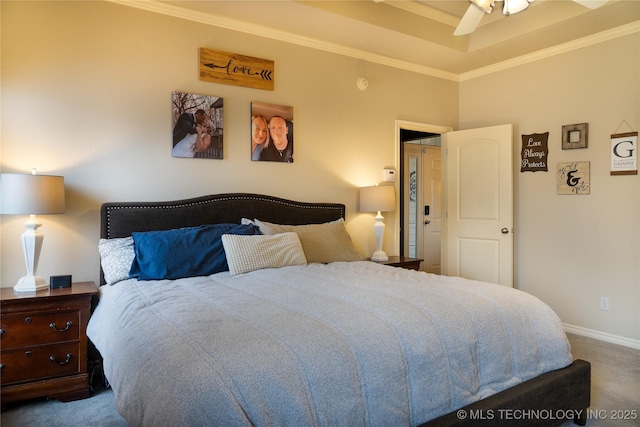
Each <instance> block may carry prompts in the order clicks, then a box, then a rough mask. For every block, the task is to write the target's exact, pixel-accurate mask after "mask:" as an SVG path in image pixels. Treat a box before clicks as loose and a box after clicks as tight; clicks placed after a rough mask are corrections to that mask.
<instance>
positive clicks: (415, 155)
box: [396, 121, 451, 274]
mask: <svg viewBox="0 0 640 427" xmlns="http://www.w3.org/2000/svg"><path fill="white" fill-rule="evenodd" d="M396 130H397V140H398V160H399V171H400V173H399V176H400V184H399V199H400V200H399V201H400V203H399V205H400V215H399V218H398V219H399V250H400V254H401V255H402V256H405V257H411V258H420V259H422V260H423V262H422V263H421V265H420V269H421V270H423V271H427V272H429V273H435V274H440V273H441V259H442V256H441V253H442V232H441V227H442V161H441V148H440V147H441V135H442V134H443V133H446V132H449V131H451V129H450V128H446V127H442V126H434V125H428V124H421V123H414V122H402V121H398V122H397V125H396Z"/></svg>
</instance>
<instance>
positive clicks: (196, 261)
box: [129, 224, 260, 280]
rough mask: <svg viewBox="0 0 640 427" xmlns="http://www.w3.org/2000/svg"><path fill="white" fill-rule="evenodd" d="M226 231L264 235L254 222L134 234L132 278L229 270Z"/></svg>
mask: <svg viewBox="0 0 640 427" xmlns="http://www.w3.org/2000/svg"><path fill="white" fill-rule="evenodd" d="M223 234H243V235H253V234H260V231H259V229H258V227H256V226H254V225H239V224H215V225H202V226H199V227H187V228H178V229H174V230H165V231H147V232H135V233H132V236H133V242H134V252H135V258H134V259H133V263H132V264H131V269H130V270H129V277H131V278H137V279H138V280H160V279H172V280H173V279H179V278H181V277H193V276H208V275H209V274H213V273H219V272H221V271H228V270H229V266H228V264H227V258H226V256H225V252H224V246H223V245H222V235H223Z"/></svg>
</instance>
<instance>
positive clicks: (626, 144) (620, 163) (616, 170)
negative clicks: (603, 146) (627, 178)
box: [611, 132, 638, 175]
mask: <svg viewBox="0 0 640 427" xmlns="http://www.w3.org/2000/svg"><path fill="white" fill-rule="evenodd" d="M637 174H638V132H629V133H619V134H617V135H616V134H614V135H611V175H637Z"/></svg>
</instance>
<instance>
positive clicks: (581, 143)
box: [562, 123, 589, 150]
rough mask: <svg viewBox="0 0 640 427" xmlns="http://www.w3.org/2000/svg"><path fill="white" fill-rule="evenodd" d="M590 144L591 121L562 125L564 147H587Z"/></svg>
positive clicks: (566, 148)
mask: <svg viewBox="0 0 640 427" xmlns="http://www.w3.org/2000/svg"><path fill="white" fill-rule="evenodd" d="M588 146H589V123H578V124H576V125H564V126H562V149H563V150H571V149H574V148H587V147H588Z"/></svg>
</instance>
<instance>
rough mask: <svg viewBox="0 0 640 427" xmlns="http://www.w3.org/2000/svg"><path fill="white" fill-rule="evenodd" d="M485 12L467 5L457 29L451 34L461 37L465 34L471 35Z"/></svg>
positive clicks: (472, 5) (474, 6)
mask: <svg viewBox="0 0 640 427" xmlns="http://www.w3.org/2000/svg"><path fill="white" fill-rule="evenodd" d="M484 14H485V12H484V11H483V10H482V9H480V8H479V7H477V6H476V5H474V4H473V3H472V4H470V5H469V9H467V11H466V12H465V14H464V16H463V17H462V19H461V20H460V23H459V24H458V27H457V28H456V30H455V31H454V32H453V35H454V36H462V35H465V34H470V33H473V32H474V31H475V30H476V28H478V25H480V21H481V20H482V17H483V16H484Z"/></svg>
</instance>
